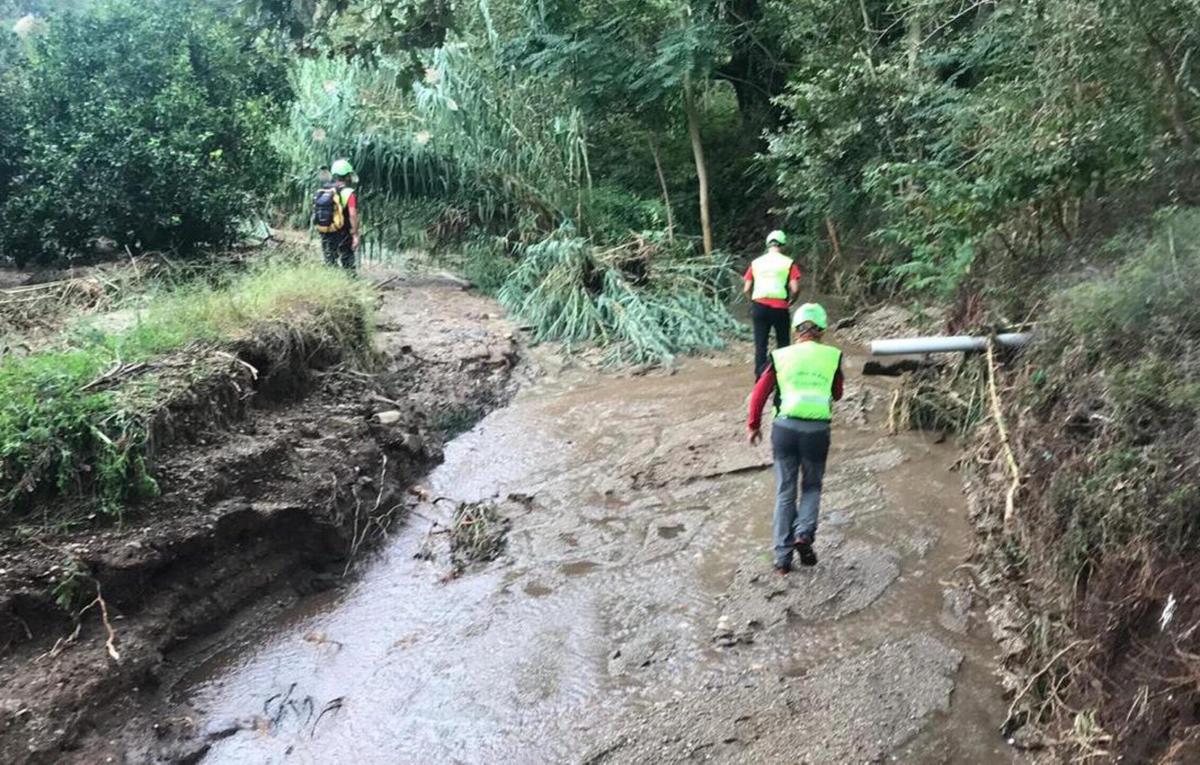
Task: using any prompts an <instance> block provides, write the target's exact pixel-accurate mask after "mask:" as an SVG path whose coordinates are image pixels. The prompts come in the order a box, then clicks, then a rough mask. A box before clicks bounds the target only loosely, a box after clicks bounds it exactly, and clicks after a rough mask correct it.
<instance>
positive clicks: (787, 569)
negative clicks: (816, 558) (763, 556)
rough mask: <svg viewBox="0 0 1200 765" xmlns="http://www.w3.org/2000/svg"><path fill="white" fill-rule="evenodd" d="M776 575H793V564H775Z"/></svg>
mask: <svg viewBox="0 0 1200 765" xmlns="http://www.w3.org/2000/svg"><path fill="white" fill-rule="evenodd" d="M775 573H776V574H779V575H780V576H787V575H788V574H790V573H792V564H791V563H776V564H775Z"/></svg>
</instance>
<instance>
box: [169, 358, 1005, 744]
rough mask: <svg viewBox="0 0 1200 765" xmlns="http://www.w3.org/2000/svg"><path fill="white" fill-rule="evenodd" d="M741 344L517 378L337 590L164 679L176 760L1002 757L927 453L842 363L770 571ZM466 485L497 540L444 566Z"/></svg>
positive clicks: (984, 654) (938, 460)
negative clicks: (473, 561) (818, 453)
mask: <svg viewBox="0 0 1200 765" xmlns="http://www.w3.org/2000/svg"><path fill="white" fill-rule="evenodd" d="M744 355H745V349H744V348H739V349H738V351H737V352H736V353H731V354H730V355H729V356H728V357H724V358H720V359H709V360H694V361H690V362H688V363H687V364H685V365H684V366H683V368H682V369H680V370H678V371H677V373H675V374H672V375H663V376H647V377H625V378H616V379H615V378H612V377H605V376H600V375H594V376H593V375H585V376H583V377H582V378H581V379H577V380H574V381H572V382H570V383H568V382H567V381H562V380H552V381H548V382H543V383H541V384H539V385H537V386H534V387H531V388H529V389H527V390H526V391H525V392H524V393H522V394H521V395H520V396H519V397H518V399H517V400H516V401H515V402H514V403H513V404H512V405H510V406H509V407H507V408H506V409H503V410H500V411H497V412H495V413H493V414H492V415H491V416H489V417H487V418H486V419H485V420H484V421H483V422H482V423H481V424H480V425H479V426H477V427H476V428H475V429H473V430H472V431H470V432H468V433H466V434H465V435H463V436H461V437H460V438H458V439H457V440H455V441H453V442H452V443H451V444H449V445H448V446H447V448H446V450H445V462H444V464H443V465H442V466H441V467H439V468H438V469H437V470H436V471H435V472H434V473H433V474H432V475H431V476H430V477H429V480H428V483H427V487H428V491H429V496H430V499H431V501H430V502H428V503H425V504H423V505H422V506H421V507H419V508H418V509H417V511H416V514H414V515H413V516H411V517H410V518H409V520H408V522H407V523H406V524H405V526H404V527H403V529H402V530H401V531H399V532H398V533H397V534H396V536H395V537H394V539H393V540H392V541H391V542H390V543H389V544H388V546H387V547H386V548H385V549H384V550H382V551H381V552H380V553H379V554H378V555H377V557H376V558H375V559H374V560H373V561H372V562H371V563H370V565H369V566H368V567H367V568H366V570H365V571H364V573H363V575H362V576H361V577H360V578H359V580H358V581H357V583H356V584H355V585H353V586H352V587H351V588H350V589H348V590H347V591H345V592H343V593H342V594H340V595H339V596H337V597H336V598H335V599H332V600H330V599H326V600H324V601H319V602H309V603H306V604H302V605H301V606H300V607H299V608H297V609H294V610H292V611H291V612H289V613H287V614H286V615H285V616H283V617H282V618H280V619H278V620H275V621H272V622H271V623H269V624H267V625H264V626H263V627H261V628H260V629H259V631H258V632H257V633H256V634H253V635H251V636H250V638H249V639H247V640H245V641H242V642H240V643H239V644H238V645H237V646H230V647H226V648H225V649H224V650H221V651H219V652H217V653H216V654H214V655H213V656H211V657H209V658H208V659H207V660H206V661H204V662H203V663H202V664H201V665H200V666H199V667H197V668H196V669H194V670H193V671H192V672H191V673H189V674H188V675H187V676H185V677H183V678H181V679H180V680H179V682H178V683H176V684H175V687H174V689H173V690H172V691H171V701H173V702H174V703H176V704H178V705H179V708H180V710H181V714H184V715H186V716H188V717H190V718H191V719H193V720H196V721H198V724H199V727H200V730H199V735H201V736H207V737H208V738H209V740H210V741H211V742H212V745H211V747H210V748H209V749H208V750H207V753H206V754H205V756H204V757H203V759H201V760H200V761H201V762H204V763H244V762H256V763H267V762H272V763H274V762H301V763H335V762H337V763H340V762H359V763H376V762H379V763H384V762H386V763H394V762H483V761H492V760H496V759H500V758H506V759H508V760H510V761H514V762H582V761H588V762H644V761H648V760H656V761H666V762H675V761H680V760H686V759H696V760H712V761H734V762H768V761H770V762H777V761H787V762H810V763H845V762H873V761H883V760H889V761H901V762H917V763H924V762H947V763H950V762H966V761H970V762H973V763H977V764H978V765H990V764H991V763H1010V762H1015V761H1016V760H1015V755H1014V754H1013V753H1012V752H1011V751H1010V750H1009V749H1008V748H1007V747H1006V746H1005V744H1004V743H1003V741H1002V740H1001V739H1000V737H999V734H998V733H997V728H998V725H999V722H1000V720H1001V719H1002V717H1003V712H1004V706H1003V704H1002V702H1001V699H1000V692H999V689H998V688H997V687H996V686H995V684H994V682H993V681H992V679H991V672H990V669H991V665H990V655H991V645H990V644H989V643H988V642H987V641H986V639H983V638H982V637H977V636H976V635H975V631H974V624H973V616H972V614H971V612H970V609H969V598H968V597H967V596H966V595H965V593H964V591H961V590H959V589H958V587H957V585H958V583H960V582H961V581H962V578H961V575H960V573H958V572H956V568H957V567H958V566H959V564H960V563H962V561H963V559H964V557H965V555H966V553H967V550H968V546H969V539H970V531H969V529H968V526H967V520H966V517H965V516H966V514H965V509H964V507H965V503H964V501H963V499H962V497H961V495H960V491H959V482H958V478H957V476H956V475H955V474H954V473H952V472H951V471H950V467H951V464H952V461H953V459H954V457H955V455H954V453H953V450H952V449H951V448H949V447H945V446H938V445H935V444H933V443H931V442H929V441H928V440H925V439H923V438H921V437H919V436H907V435H906V436H899V437H887V436H885V435H883V434H882V431H881V427H880V424H879V422H880V421H882V419H883V418H884V416H885V415H886V412H885V411H883V410H884V409H885V408H886V401H887V396H888V395H889V389H888V388H887V387H886V386H887V385H888V383H887V382H885V381H880V382H876V381H874V380H864V379H863V378H861V377H860V376H859V375H858V374H857V371H858V370H859V369H861V364H862V361H863V359H862V358H852V359H849V362H850V363H849V370H850V372H851V374H850V378H851V379H850V381H849V386H848V388H849V390H848V394H849V395H848V397H847V399H848V400H847V401H846V402H844V403H843V404H842V406H841V408H840V409H839V416H840V418H841V419H840V423H839V427H838V428H837V429H836V430H835V438H834V447H833V452H832V454H831V458H830V469H829V474H828V476H827V479H826V482H827V483H826V494H825V500H824V502H823V508H822V511H823V516H822V519H823V525H822V528H821V532H820V539H819V541H818V545H817V550H818V553H820V554H821V556H822V560H821V564H820V565H819V566H818V567H817V568H815V569H812V570H800V571H797V572H795V573H793V574H792V575H791V576H789V577H786V578H779V577H776V576H774V575H773V574H772V573H771V569H770V557H769V553H768V545H769V541H768V540H769V528H770V513H771V507H772V498H773V489H774V483H773V477H772V475H771V472H770V455H769V453H768V451H767V450H766V448H765V447H764V448H760V449H752V448H751V447H749V446H747V445H746V443H745V440H744V436H743V432H744V402H745V399H746V395H747V393H748V392H749V383H750V381H749V373H748V372H747V371H746V370H747V364H746V363H744V362H745V359H744V358H743V356H744ZM877 402H878V403H879V406H875V404H876V403H877ZM509 495H519V496H520V497H521V501H508V500H506V499H505V498H507V497H508V496H509ZM490 498H499V502H500V506H501V507H502V508H504V512H505V514H506V516H507V517H508V518H509V520H510V521H511V524H512V525H511V529H510V531H509V533H508V537H507V544H506V547H505V549H504V552H503V553H502V555H501V557H500V558H499V559H498V560H495V561H493V562H491V563H488V564H485V565H479V566H473V567H470V568H468V569H467V570H466V572H465V573H464V574H463V575H461V576H458V577H457V578H451V577H447V574H448V572H449V571H450V562H449V560H448V558H447V556H446V555H445V554H444V553H443V552H435V554H434V555H433V557H432V559H429V552H430V550H431V547H430V542H431V540H433V539H436V536H437V534H438V533H439V528H440V527H438V526H431V524H432V523H433V522H434V521H437V522H441V523H444V522H445V521H446V518H447V517H448V515H449V512H450V510H451V509H452V508H453V506H454V505H455V503H461V502H476V501H484V500H488V499H490ZM434 500H436V501H434ZM432 549H434V550H437V549H438V548H436V547H434V548H432Z"/></svg>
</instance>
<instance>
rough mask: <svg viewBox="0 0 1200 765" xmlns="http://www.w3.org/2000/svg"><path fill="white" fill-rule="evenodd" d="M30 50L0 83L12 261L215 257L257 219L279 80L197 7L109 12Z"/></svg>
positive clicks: (53, 24) (50, 29) (62, 27)
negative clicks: (100, 253)
mask: <svg viewBox="0 0 1200 765" xmlns="http://www.w3.org/2000/svg"><path fill="white" fill-rule="evenodd" d="M23 48H24V55H23V58H22V59H21V60H19V61H16V62H15V64H14V65H11V66H10V67H9V68H8V69H7V70H6V71H5V72H4V73H3V74H2V75H0V77H3V81H2V84H0V88H2V92H0V97H2V98H3V103H4V116H3V117H2V118H0V128H7V129H4V130H2V131H0V132H2V133H3V134H4V136H5V137H4V138H3V139H0V140H3V141H4V142H5V144H6V145H5V152H4V160H3V164H5V165H8V167H7V168H5V167H0V181H6V183H5V187H4V194H3V200H4V201H3V210H0V215H3V218H4V221H5V225H4V226H3V227H2V228H0V251H2V252H3V253H4V254H5V255H7V256H8V257H11V258H13V259H15V260H16V261H17V262H18V263H22V262H26V261H31V260H32V261H45V260H49V259H54V258H57V257H60V256H62V255H70V254H74V253H79V252H81V251H83V250H84V249H85V248H86V246H87V244H88V242H89V241H90V240H93V239H95V238H97V237H106V238H109V239H111V240H113V241H115V242H116V244H117V245H118V247H123V246H128V247H130V248H132V249H135V250H145V249H165V248H178V249H190V248H194V247H195V246H197V245H202V244H207V245H221V244H224V243H227V242H229V241H230V240H231V239H233V237H234V235H235V232H236V228H237V225H238V223H239V222H240V221H241V220H244V219H246V218H247V217H250V216H253V215H255V214H257V213H258V212H259V208H261V206H262V202H263V199H262V195H263V194H264V193H265V192H266V191H267V190H269V189H271V188H273V185H274V182H275V178H276V177H277V175H278V164H277V161H276V159H275V157H274V155H273V153H272V152H271V150H270V148H269V145H268V140H267V138H268V133H269V131H270V129H271V126H272V124H273V113H274V111H275V110H276V109H277V108H278V107H277V105H276V103H275V98H276V95H277V94H278V93H280V92H281V85H282V80H281V77H282V70H281V69H279V67H278V66H277V65H275V64H274V63H272V58H271V57H269V56H263V55H262V53H261V52H256V51H252V50H249V49H248V48H247V47H246V44H245V43H244V41H243V40H242V39H241V38H240V37H239V35H238V34H237V33H236V32H235V31H234V30H233V29H232V28H230V27H229V26H227V25H226V24H224V23H222V22H221V21H220V20H219V19H218V18H216V17H215V16H214V15H212V14H211V13H210V12H208V11H206V10H205V9H204V8H203V7H193V6H191V5H190V4H181V3H177V2H168V1H167V0H152V1H151V2H148V3H133V2H125V0H109V1H108V2H104V3H98V4H95V5H92V6H88V7H87V8H86V9H84V10H82V11H79V12H76V13H70V14H65V15H60V16H52V17H51V18H50V19H49V21H47V22H46V24H45V28H44V29H43V30H41V31H39V32H37V33H34V34H31V35H30V36H29V37H28V38H27V39H26V40H25V41H24V44H23ZM14 168H15V173H14V171H13V169H14ZM6 171H7V172H6ZM5 176H7V177H5Z"/></svg>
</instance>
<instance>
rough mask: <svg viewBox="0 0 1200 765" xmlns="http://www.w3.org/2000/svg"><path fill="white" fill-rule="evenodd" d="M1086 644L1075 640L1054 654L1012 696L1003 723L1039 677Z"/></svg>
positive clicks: (1011, 714) (1008, 718)
mask: <svg viewBox="0 0 1200 765" xmlns="http://www.w3.org/2000/svg"><path fill="white" fill-rule="evenodd" d="M1086 642H1087V641H1086V640H1075V641H1073V642H1071V643H1070V644H1069V645H1068V646H1067V647H1066V648H1064V649H1062V650H1061V651H1059V652H1058V653H1056V654H1054V657H1053V658H1051V659H1050V661H1048V662H1046V666H1044V667H1042V668H1041V669H1040V670H1038V671H1037V672H1035V673H1034V674H1033V676H1032V677H1030V678H1029V682H1027V683H1025V687H1023V688H1022V689H1021V690H1020V691H1019V692H1018V693H1017V694H1016V695H1015V696H1013V700H1012V703H1011V704H1009V706H1008V714H1007V715H1005V717H1004V720H1005V723H1007V722H1008V721H1009V720H1011V719H1012V717H1013V712H1015V711H1016V709H1017V704H1019V703H1020V702H1021V699H1023V698H1025V695H1026V694H1027V693H1029V692H1030V691H1031V690H1033V686H1034V685H1035V684H1036V683H1037V681H1038V680H1039V679H1040V678H1041V676H1042V675H1044V674H1046V673H1047V672H1049V671H1050V670H1051V669H1053V668H1054V665H1055V664H1057V663H1058V660H1059V659H1061V658H1062V657H1064V656H1066V655H1067V654H1068V653H1070V652H1071V651H1073V650H1075V649H1076V648H1078V647H1079V646H1081V645H1083V644H1084V643H1086Z"/></svg>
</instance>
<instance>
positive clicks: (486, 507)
mask: <svg viewBox="0 0 1200 765" xmlns="http://www.w3.org/2000/svg"><path fill="white" fill-rule="evenodd" d="M511 526H512V521H511V520H510V519H509V518H508V517H507V516H505V515H502V514H501V512H500V510H499V508H498V507H497V505H496V503H495V502H492V501H484V502H463V503H461V504H459V505H458V507H456V508H454V517H453V520H451V522H450V561H451V563H452V565H453V566H454V571H455V572H461V571H464V570H465V569H466V568H467V567H468V566H470V565H471V564H473V563H486V562H488V561H492V560H495V559H496V558H497V557H499V556H500V553H502V552H503V551H504V545H505V540H506V538H507V537H508V530H509V528H511Z"/></svg>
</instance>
